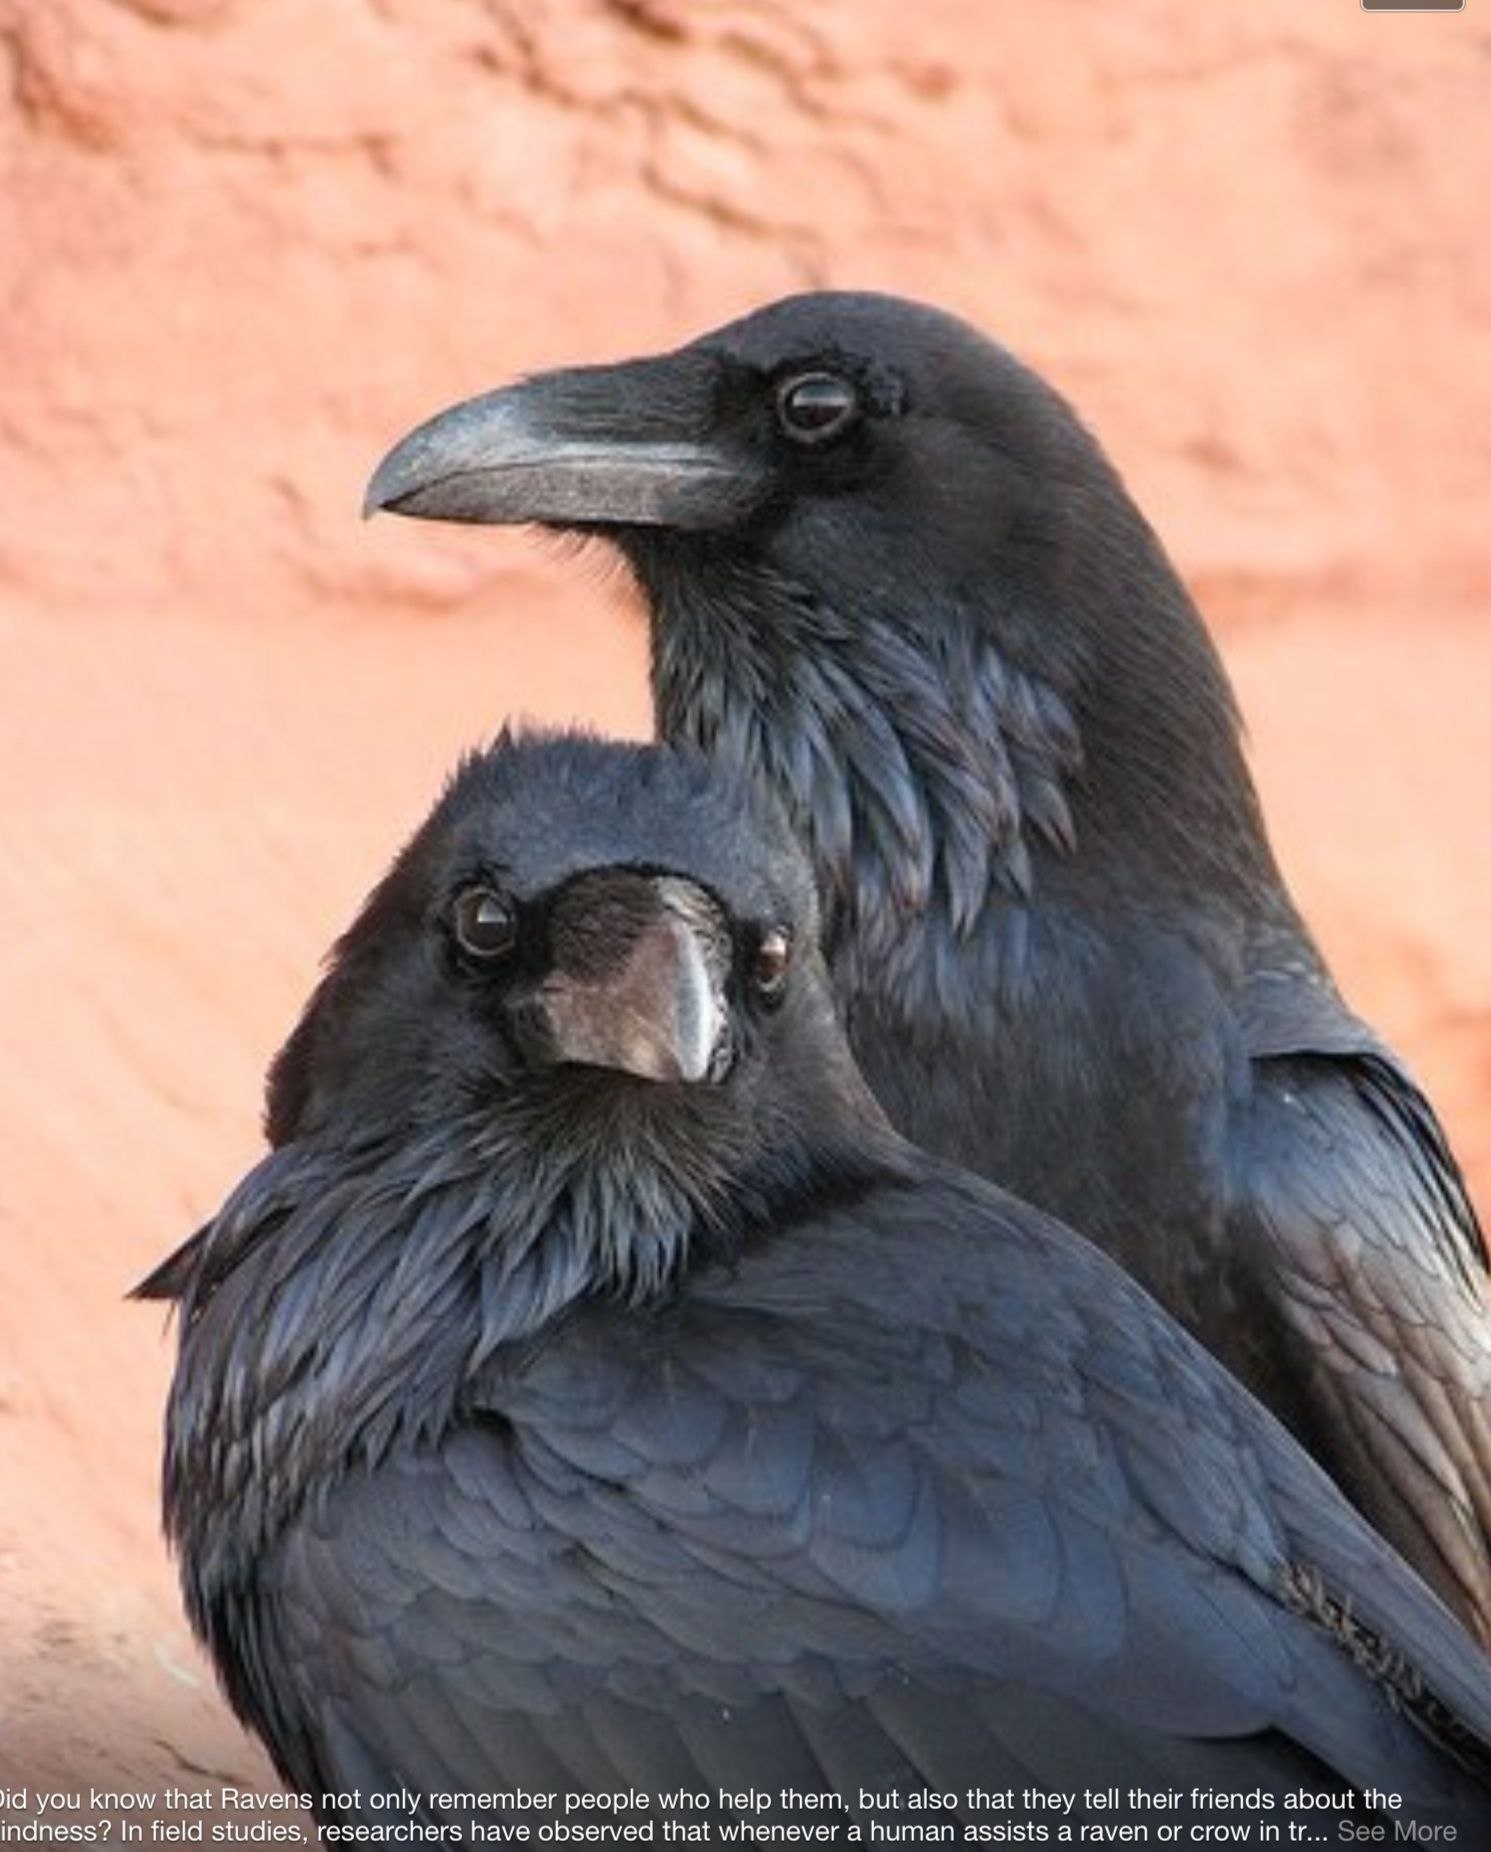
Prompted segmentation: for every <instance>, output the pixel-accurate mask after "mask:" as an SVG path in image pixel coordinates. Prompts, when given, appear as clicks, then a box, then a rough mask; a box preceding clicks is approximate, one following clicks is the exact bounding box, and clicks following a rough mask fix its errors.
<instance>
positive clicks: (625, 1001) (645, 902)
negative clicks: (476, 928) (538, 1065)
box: [523, 874, 733, 1083]
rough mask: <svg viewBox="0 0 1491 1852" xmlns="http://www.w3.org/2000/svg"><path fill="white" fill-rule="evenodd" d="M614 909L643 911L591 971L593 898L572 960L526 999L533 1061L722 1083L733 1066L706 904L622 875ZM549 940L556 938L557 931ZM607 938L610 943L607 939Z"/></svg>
mask: <svg viewBox="0 0 1491 1852" xmlns="http://www.w3.org/2000/svg"><path fill="white" fill-rule="evenodd" d="M614 887H615V895H614V897H613V901H614V899H621V900H623V901H626V899H627V893H628V890H632V893H631V898H630V901H629V902H628V903H627V904H629V905H630V906H633V907H636V906H642V907H645V910H646V913H647V918H646V919H645V922H643V923H640V924H639V923H637V922H636V921H635V920H634V921H633V922H632V923H631V924H630V925H629V926H628V927H627V929H626V931H625V932H624V933H623V934H621V935H620V936H621V938H622V941H623V943H621V944H620V945H618V944H616V943H611V944H610V945H609V946H608V949H607V951H606V953H605V956H604V959H603V961H602V963H601V966H600V968H593V960H594V958H595V947H594V945H593V944H592V943H591V939H592V937H593V936H595V935H596V922H597V920H598V918H599V917H600V916H601V910H600V906H599V905H597V903H596V902H595V900H594V897H593V896H592V898H591V899H590V901H589V902H588V903H587V904H588V905H589V907H590V909H591V911H590V913H589V923H588V924H587V921H586V916H585V914H584V913H583V912H581V913H579V914H578V921H577V925H576V926H574V927H571V929H570V930H571V931H572V932H577V933H578V940H577V943H576V946H575V949H574V952H573V955H571V956H568V957H566V958H564V959H562V960H561V962H560V963H559V964H558V965H557V966H556V967H555V969H553V970H552V971H550V972H549V974H548V975H547V976H546V977H545V978H544V979H543V981H542V982H541V983H540V984H539V986H538V987H537V989H536V990H535V991H534V992H533V993H532V995H531V996H530V997H529V999H528V1001H527V1004H526V1007H525V1009H524V1011H523V1015H524V1018H525V1021H524V1023H523V1029H524V1032H525V1039H526V1041H527V1044H528V1050H529V1055H530V1058H531V1059H535V1060H539V1061H543V1062H545V1063H553V1064H556V1065H561V1066H578V1067H599V1068H610V1069H611V1070H612V1071H613V1072H616V1073H622V1074H633V1075H635V1076H637V1078H638V1079H640V1080H653V1081H683V1082H687V1083H697V1082H700V1081H714V1080H720V1079H722V1078H723V1077H724V1075H725V1073H726V1072H727V1071H728V1069H729V1066H730V1062H731V1059H732V1052H733V1050H732V1033H731V1025H730V1009H729V1005H728V1003H727V1001H726V997H725V983H726V978H727V975H728V960H729V942H728V939H724V938H722V937H721V936H720V935H719V934H718V933H716V932H712V931H710V930H709V929H708V926H707V924H706V922H707V921H708V920H709V919H710V918H711V916H712V908H713V903H710V902H708V901H707V900H706V899H705V898H704V896H703V895H702V892H701V890H699V889H697V888H695V887H694V885H693V884H692V883H691V882H687V881H684V880H681V879H675V878H672V877H668V876H661V877H651V876H641V875H634V874H624V875H620V876H619V877H617V878H616V880H615V882H614ZM555 930H557V929H555ZM608 936H609V935H608Z"/></svg>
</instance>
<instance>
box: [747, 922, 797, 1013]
mask: <svg viewBox="0 0 1491 1852" xmlns="http://www.w3.org/2000/svg"><path fill="white" fill-rule="evenodd" d="M791 964H792V935H791V933H789V932H788V931H787V929H786V927H785V926H768V927H767V929H766V931H765V932H763V933H762V935H761V938H760V940H759V942H758V943H757V946H756V952H755V956H754V957H753V958H752V959H751V982H752V983H753V984H754V985H755V987H756V995H757V996H758V997H761V998H762V999H763V1000H764V1001H766V1002H767V1003H775V1002H776V1000H777V999H778V998H779V997H780V996H781V994H782V992H783V991H784V990H785V989H786V988H787V972H788V970H789V969H790V968H791Z"/></svg>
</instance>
